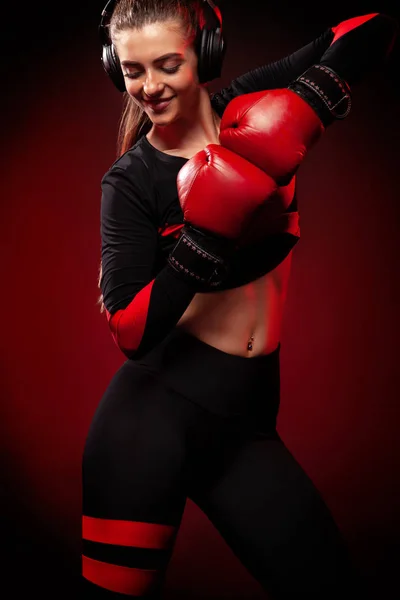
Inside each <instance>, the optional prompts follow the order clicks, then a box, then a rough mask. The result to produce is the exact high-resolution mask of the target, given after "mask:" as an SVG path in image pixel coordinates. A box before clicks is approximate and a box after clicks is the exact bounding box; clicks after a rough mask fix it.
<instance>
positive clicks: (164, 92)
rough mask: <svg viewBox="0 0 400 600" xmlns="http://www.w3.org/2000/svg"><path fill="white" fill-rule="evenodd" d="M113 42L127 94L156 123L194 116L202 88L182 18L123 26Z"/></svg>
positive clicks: (163, 123) (159, 124)
mask: <svg viewBox="0 0 400 600" xmlns="http://www.w3.org/2000/svg"><path fill="white" fill-rule="evenodd" d="M114 46H115V49H116V51H117V54H118V58H119V61H120V63H121V69H122V72H123V74H124V77H125V86H126V90H127V92H128V94H129V95H130V96H131V97H132V98H133V100H134V101H135V102H136V104H138V105H139V106H140V107H141V108H143V110H144V111H145V112H146V113H147V115H148V117H149V118H150V120H151V121H152V122H153V123H154V124H155V125H157V126H165V125H169V124H171V123H173V122H174V121H176V120H178V119H180V118H184V119H190V118H191V117H192V118H194V115H193V109H194V107H195V106H196V103H197V102H198V98H199V94H200V89H201V86H200V84H199V80H198V74H197V56H196V53H195V50H194V48H193V45H192V44H188V42H187V40H186V39H185V37H184V34H183V31H182V30H181V28H180V21H179V20H176V21H175V20H174V21H166V22H162V23H161V22H157V23H152V24H149V25H144V26H143V27H142V28H140V29H129V30H124V31H122V32H120V33H118V37H117V38H116V39H115V40H114Z"/></svg>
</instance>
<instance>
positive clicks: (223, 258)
mask: <svg viewBox="0 0 400 600" xmlns="http://www.w3.org/2000/svg"><path fill="white" fill-rule="evenodd" d="M177 187H178V194H179V201H180V203H181V207H182V211H183V215H184V226H183V228H182V230H181V235H180V237H179V239H178V242H177V244H176V245H175V247H174V248H173V250H172V252H171V254H170V255H169V258H168V262H169V264H170V265H171V266H172V267H173V268H174V269H175V271H176V273H177V274H178V275H179V276H180V277H181V278H183V279H185V280H186V281H187V282H188V283H190V284H191V285H193V287H194V289H195V290H196V291H212V290H217V289H218V288H219V287H220V286H221V284H222V283H223V281H224V279H225V277H226V276H227V274H228V272H229V265H230V259H231V257H232V255H233V253H234V252H235V250H236V248H237V247H238V238H239V237H240V235H241V233H242V232H243V231H244V229H245V228H246V226H247V224H248V223H249V221H250V219H251V217H252V216H253V214H254V212H255V211H256V210H257V209H258V208H259V207H260V206H262V205H263V203H264V202H265V201H266V199H267V198H268V197H269V196H270V195H271V194H273V193H274V192H275V191H276V189H277V184H276V182H275V181H274V180H273V179H272V178H271V177H269V176H268V175H267V174H266V173H265V172H264V171H262V170H261V169H258V168H257V167H256V166H255V165H253V164H252V163H251V162H249V161H247V160H245V159H244V158H242V157H240V156H239V155H237V154H235V153H234V152H231V151H230V150H228V149H227V148H224V147H223V146H220V145H218V144H209V145H208V146H206V148H205V149H204V150H202V151H200V152H198V153H197V154H195V155H194V156H193V157H192V158H191V159H190V160H189V161H188V162H187V163H185V165H184V166H183V167H182V169H181V170H180V171H179V173H178V177H177Z"/></svg>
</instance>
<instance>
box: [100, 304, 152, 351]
mask: <svg viewBox="0 0 400 600" xmlns="http://www.w3.org/2000/svg"><path fill="white" fill-rule="evenodd" d="M106 316H107V321H108V326H109V328H110V331H111V336H112V338H113V340H114V342H115V344H116V346H117V347H118V349H119V350H120V351H121V352H122V353H123V354H124V355H125V356H126V357H127V358H130V359H134V358H139V352H138V348H139V346H140V342H141V339H142V336H143V330H141V329H142V328H140V327H139V326H138V325H139V324H138V322H137V319H133V318H132V315H131V314H130V311H129V310H128V309H119V310H117V311H116V312H115V313H114V314H111V313H110V312H109V311H107V310H106Z"/></svg>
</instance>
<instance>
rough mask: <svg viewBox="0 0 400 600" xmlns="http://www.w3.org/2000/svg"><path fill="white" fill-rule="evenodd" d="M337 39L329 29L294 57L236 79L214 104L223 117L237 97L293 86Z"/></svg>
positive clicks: (215, 98) (221, 92) (285, 58)
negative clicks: (228, 105)
mask: <svg viewBox="0 0 400 600" xmlns="http://www.w3.org/2000/svg"><path fill="white" fill-rule="evenodd" d="M333 38H334V32H333V30H332V29H327V30H326V31H324V33H322V34H321V35H320V36H319V37H317V38H316V39H315V40H313V41H312V42H310V43H308V44H307V45H305V46H303V47H302V48H300V49H298V50H296V51H295V52H293V53H292V54H289V55H288V56H285V57H284V58H282V59H280V60H277V61H275V62H273V63H270V64H268V65H264V66H261V67H258V68H256V69H253V70H252V71H249V72H248V73H245V74H244V75H241V76H240V77H237V78H236V79H234V80H233V81H232V82H231V83H230V85H229V86H228V87H226V88H224V89H223V90H221V91H220V92H218V93H216V94H214V95H213V96H212V102H213V104H214V106H215V108H216V110H217V111H218V113H219V115H220V116H221V115H222V113H223V111H224V109H225V107H226V105H227V104H228V102H230V101H231V100H232V99H233V98H235V97H236V96H241V95H242V94H248V93H250V92H259V91H262V90H268V89H276V88H281V87H286V86H287V85H289V83H290V82H291V81H293V79H296V78H297V77H299V75H301V74H302V73H303V72H304V71H305V70H306V69H307V68H308V67H311V65H313V64H314V63H316V62H318V60H319V59H320V58H321V56H322V55H323V53H324V52H325V50H327V48H328V47H329V45H330V43H331V42H332V40H333Z"/></svg>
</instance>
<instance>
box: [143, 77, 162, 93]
mask: <svg viewBox="0 0 400 600" xmlns="http://www.w3.org/2000/svg"><path fill="white" fill-rule="evenodd" d="M143 91H144V93H145V94H146V96H158V95H159V94H160V92H161V91H162V81H161V78H160V76H159V75H156V74H155V73H154V72H152V71H149V72H148V73H147V75H146V78H145V80H144V84H143Z"/></svg>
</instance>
